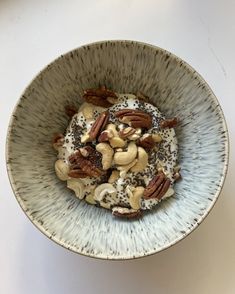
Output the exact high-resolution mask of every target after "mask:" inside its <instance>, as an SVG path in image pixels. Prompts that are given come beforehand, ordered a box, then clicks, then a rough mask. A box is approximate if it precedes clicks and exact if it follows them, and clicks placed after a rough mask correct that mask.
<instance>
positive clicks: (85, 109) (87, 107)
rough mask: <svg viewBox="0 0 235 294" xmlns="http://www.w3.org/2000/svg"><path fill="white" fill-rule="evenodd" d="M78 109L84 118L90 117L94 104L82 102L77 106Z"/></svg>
mask: <svg viewBox="0 0 235 294" xmlns="http://www.w3.org/2000/svg"><path fill="white" fill-rule="evenodd" d="M79 111H82V113H83V115H84V117H85V119H92V118H93V111H94V106H93V105H92V104H91V103H87V102H84V103H83V104H82V105H81V107H80V108H79Z"/></svg>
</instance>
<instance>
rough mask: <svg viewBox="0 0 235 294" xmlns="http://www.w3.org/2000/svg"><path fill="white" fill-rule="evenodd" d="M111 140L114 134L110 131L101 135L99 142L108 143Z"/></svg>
mask: <svg viewBox="0 0 235 294" xmlns="http://www.w3.org/2000/svg"><path fill="white" fill-rule="evenodd" d="M111 138H113V133H112V132H111V131H110V130H105V131H103V132H102V133H101V134H100V135H99V138H98V142H100V143H101V142H107V141H109V139H111Z"/></svg>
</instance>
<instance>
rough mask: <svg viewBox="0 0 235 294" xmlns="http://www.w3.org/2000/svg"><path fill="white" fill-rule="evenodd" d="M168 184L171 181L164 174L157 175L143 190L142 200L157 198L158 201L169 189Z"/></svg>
mask: <svg viewBox="0 0 235 294" xmlns="http://www.w3.org/2000/svg"><path fill="white" fill-rule="evenodd" d="M170 184H171V181H170V180H169V179H168V178H167V177H166V176H165V175H164V173H160V174H157V175H156V176H155V177H154V178H153V179H152V180H151V181H150V182H149V184H148V186H147V187H146V188H145V190H144V195H143V196H144V199H151V198H157V199H159V200H160V199H161V198H162V197H163V196H164V194H165V193H166V192H167V190H168V189H169V187H170Z"/></svg>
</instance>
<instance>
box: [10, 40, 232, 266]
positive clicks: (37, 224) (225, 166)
mask: <svg viewBox="0 0 235 294" xmlns="http://www.w3.org/2000/svg"><path fill="white" fill-rule="evenodd" d="M104 43H123V44H125V43H127V44H129V45H139V46H146V47H149V48H151V49H153V50H158V51H161V52H163V53H164V54H168V55H169V56H171V57H173V59H175V60H176V61H177V62H181V63H182V64H183V65H184V66H186V67H187V68H188V69H189V70H190V72H191V73H192V74H193V75H196V76H197V78H198V80H199V81H200V83H201V84H202V85H204V86H206V87H207V89H208V92H209V94H210V96H211V98H212V99H213V100H214V102H215V103H216V105H217V109H218V110H219V113H220V117H221V123H222V125H223V131H224V135H225V138H224V142H225V143H224V153H225V160H224V164H223V171H222V175H221V178H220V181H219V183H220V184H219V186H218V188H217V191H216V193H215V194H214V196H213V200H212V201H211V202H210V205H209V206H208V207H207V209H206V210H205V212H204V214H203V215H202V216H201V217H200V218H199V219H198V221H197V222H196V223H195V224H194V225H193V226H191V227H190V228H188V229H187V230H186V231H185V232H184V233H183V234H182V235H181V236H179V237H178V238H176V239H174V240H173V241H172V242H170V243H168V244H167V245H166V246H162V247H161V248H159V249H157V250H152V251H149V252H148V253H146V254H145V253H144V254H139V255H132V256H131V255H130V256H125V255H122V256H118V257H115V256H107V255H105V254H98V255H96V254H90V253H84V252H79V251H78V250H76V249H75V248H73V247H70V246H66V244H65V243H64V242H63V241H61V240H59V239H57V238H56V237H55V236H53V235H52V234H50V233H49V232H48V231H47V230H46V229H45V228H44V227H43V225H42V224H41V223H40V222H38V221H37V220H36V219H34V217H33V216H32V215H30V214H28V213H27V209H26V207H25V206H24V203H23V201H22V200H21V198H20V193H18V192H17V190H16V187H15V181H14V177H13V175H12V173H11V169H10V166H11V162H9V156H10V137H11V133H12V125H13V123H14V120H15V113H16V112H17V109H18V106H19V105H20V103H21V101H22V98H23V97H24V94H25V93H26V92H27V90H28V89H29V87H30V86H31V84H32V83H33V82H34V81H35V80H36V79H37V78H38V77H39V76H40V75H41V74H43V73H44V72H45V71H46V70H47V69H48V67H49V66H50V65H51V64H54V63H56V62H57V61H58V60H60V59H63V58H64V57H65V56H68V55H70V54H71V53H72V52H74V51H77V50H81V49H85V48H86V47H88V46H89V47H91V46H94V47H95V46H97V45H101V44H104ZM229 155H230V142H229V133H228V127H227V123H226V120H225V115H224V112H223V110H222V108H221V105H220V103H219V101H218V98H217V97H216V95H215V94H214V92H213V91H212V89H211V87H210V86H209V84H208V83H207V82H206V81H205V80H204V78H203V77H202V76H201V75H200V74H199V73H198V72H197V71H196V70H195V69H194V68H193V67H192V66H191V65H189V64H188V63H187V62H186V61H184V60H183V59H181V58H180V57H178V56H177V55H175V54H174V53H171V52H170V51H168V50H166V49H163V48H161V47H159V46H156V45H152V44H149V43H145V42H141V41H136V40H127V39H123V40H122V39H117V40H116V39H113V40H112V39H111V40H101V41H96V42H91V43H87V44H84V45H81V46H79V47H75V48H73V49H71V50H69V51H67V52H65V53H63V54H61V55H60V56H59V57H57V58H55V59H53V60H52V61H51V62H49V63H48V64H47V65H46V66H44V67H43V68H42V69H41V70H40V71H39V72H38V73H36V74H35V75H34V77H33V78H32V79H31V80H30V81H29V83H28V84H27V86H26V87H25V88H24V90H23V92H22V94H21V95H20V97H19V98H18V100H17V102H16V104H15V106H14V108H13V111H12V113H11V116H10V119H9V123H8V128H7V136H6V143H5V162H6V169H7V174H8V179H9V182H10V185H11V188H12V191H13V194H14V196H15V198H16V200H17V202H18V204H19V206H20V207H21V209H22V210H23V212H24V214H25V215H26V216H27V218H28V219H29V220H30V222H31V223H32V224H33V225H34V226H35V227H36V228H37V229H38V230H39V231H40V232H41V233H43V234H44V235H45V236H46V237H48V238H49V239H51V240H52V241H53V242H55V243H56V244H58V245H60V246H61V247H63V248H66V249H68V250H69V251H72V252H74V253H77V254H80V255H83V256H87V257H91V258H95V259H101V260H111V261H123V260H132V259H139V258H142V257H146V256H151V255H154V254H156V253H159V252H162V251H164V250H166V249H168V248H170V247H172V246H173V245H175V244H177V243H179V242H180V241H182V240H184V239H185V238H186V237H187V236H189V235H190V234H191V233H192V232H193V231H194V230H195V229H196V228H198V227H199V225H200V224H201V223H202V222H203V221H204V220H205V218H206V217H207V216H208V215H209V213H210V212H211V210H212V208H213V207H214V205H215V203H216V202H217V200H218V198H219V195H220V193H221V191H222V189H223V186H224V183H225V179H226V176H227V172H228V164H229Z"/></svg>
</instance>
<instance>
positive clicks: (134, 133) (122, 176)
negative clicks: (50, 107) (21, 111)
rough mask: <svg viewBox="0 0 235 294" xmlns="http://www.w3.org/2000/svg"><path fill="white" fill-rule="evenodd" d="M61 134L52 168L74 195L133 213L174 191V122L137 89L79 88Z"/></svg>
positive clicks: (176, 169) (125, 214)
mask: <svg viewBox="0 0 235 294" xmlns="http://www.w3.org/2000/svg"><path fill="white" fill-rule="evenodd" d="M83 98H84V99H85V102H84V103H83V104H82V105H81V106H80V108H79V109H78V110H77V109H76V108H75V107H73V106H68V107H66V113H67V114H68V116H69V117H70V118H71V120H70V123H69V125H68V127H67V130H66V133H65V135H63V134H56V135H55V137H54V140H53V146H54V148H55V149H56V150H57V152H58V160H57V161H56V162H55V171H56V174H57V176H58V178H59V179H60V180H62V181H67V187H68V188H69V189H71V190H73V191H74V192H75V195H76V196H77V197H78V198H79V199H84V200H85V201H86V202H88V203H89V204H93V205H97V206H100V207H103V208H106V209H110V210H111V211H112V214H113V215H114V216H117V217H124V218H129V219H130V218H138V217H140V216H141V215H142V213H143V211H145V210H150V209H152V208H153V207H155V206H156V205H157V204H158V203H159V202H160V201H161V200H163V199H165V198H168V197H170V196H172V195H174V189H173V186H174V182H175V181H176V180H177V179H179V178H180V171H179V170H180V168H179V166H178V163H177V153H178V145H177V138H176V134H175V130H174V127H176V126H177V123H178V119H177V118H175V117H174V118H171V119H166V118H165V117H164V115H163V114H162V113H161V112H160V111H159V110H158V109H157V107H156V106H155V105H153V104H152V103H150V100H149V99H148V97H146V96H144V95H143V94H142V93H138V94H137V95H134V94H119V93H115V92H113V91H111V90H109V89H107V88H106V87H104V86H102V87H100V88H98V89H89V90H86V91H84V95H83Z"/></svg>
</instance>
